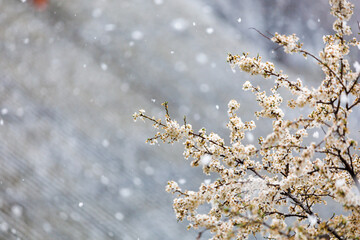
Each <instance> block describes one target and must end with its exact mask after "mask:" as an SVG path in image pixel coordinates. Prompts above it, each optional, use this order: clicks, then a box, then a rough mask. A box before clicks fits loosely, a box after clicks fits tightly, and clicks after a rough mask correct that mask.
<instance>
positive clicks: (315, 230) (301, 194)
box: [133, 0, 360, 240]
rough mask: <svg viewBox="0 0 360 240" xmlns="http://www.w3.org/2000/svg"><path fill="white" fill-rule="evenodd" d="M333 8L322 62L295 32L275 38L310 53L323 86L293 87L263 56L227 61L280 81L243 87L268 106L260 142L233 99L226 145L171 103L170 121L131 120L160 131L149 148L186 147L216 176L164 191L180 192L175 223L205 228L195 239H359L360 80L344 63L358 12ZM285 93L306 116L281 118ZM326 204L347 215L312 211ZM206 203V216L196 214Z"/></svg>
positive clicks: (339, 0) (340, 4)
mask: <svg viewBox="0 0 360 240" xmlns="http://www.w3.org/2000/svg"><path fill="white" fill-rule="evenodd" d="M329 3H330V5H331V14H332V15H334V16H335V17H336V20H335V23H334V31H335V34H333V35H327V36H324V38H323V39H324V44H325V46H324V48H323V50H322V51H321V52H320V53H319V55H318V56H316V55H314V54H311V53H309V52H307V51H306V50H304V49H303V48H302V44H301V43H299V39H298V38H297V37H296V36H295V35H290V36H286V35H280V34H278V33H276V34H275V35H274V36H273V37H272V38H271V40H272V41H273V42H275V43H277V44H278V45H280V46H283V47H284V51H285V52H286V53H290V54H292V53H300V54H303V55H304V56H306V57H308V56H310V57H312V58H313V59H314V60H315V61H316V62H317V63H318V64H319V66H320V67H321V69H322V71H323V73H324V78H323V80H322V82H321V83H320V84H319V86H318V87H317V88H311V89H310V88H308V87H306V86H304V85H303V82H302V81H301V79H296V80H291V79H290V78H289V76H287V75H286V74H284V73H283V72H282V71H276V70H275V67H274V64H273V63H271V62H263V61H262V59H261V57H260V56H257V57H249V54H248V53H246V54H242V55H241V56H240V55H231V54H229V55H228V59H227V60H228V62H229V63H230V64H231V66H232V67H233V68H239V69H240V70H241V71H244V72H247V73H249V74H251V75H260V76H262V77H264V78H265V79H272V80H274V86H273V87H272V88H271V93H270V94H268V93H267V92H266V91H261V90H260V87H258V86H256V87H255V86H254V85H253V84H252V83H251V82H250V81H246V82H245V83H244V85H243V89H244V90H246V91H251V92H253V93H254V95H255V96H256V101H257V102H258V104H259V106H260V107H261V109H262V110H261V111H258V112H255V116H256V117H257V118H260V117H261V118H268V119H271V121H272V131H271V133H269V134H268V135H266V136H259V137H258V144H257V145H253V144H247V143H246V142H245V141H244V139H245V136H246V134H247V132H251V131H253V130H254V129H255V128H256V124H255V121H249V122H244V121H242V119H241V117H240V116H238V114H237V112H238V111H239V109H240V103H238V102H237V101H236V100H231V101H230V102H229V104H228V116H229V122H228V124H227V128H228V129H229V131H230V135H229V138H230V143H229V144H228V145H226V144H225V140H224V139H223V138H221V137H220V136H219V135H218V134H216V133H213V132H210V133H207V131H206V129H204V128H202V129H200V130H199V131H195V130H194V129H193V128H192V126H191V125H190V124H187V123H186V120H184V123H183V124H180V123H178V122H177V121H175V120H173V119H171V117H170V115H169V112H168V104H167V103H164V107H165V111H166V114H165V120H161V119H156V118H155V117H150V116H148V115H146V113H145V111H144V110H140V111H139V112H137V113H135V114H134V115H133V116H134V119H135V120H136V119H138V118H140V119H143V120H149V121H151V122H153V126H154V127H155V128H156V129H158V130H159V131H158V132H157V133H156V134H155V136H154V137H152V138H149V139H148V140H147V141H148V142H149V143H151V144H154V143H157V141H158V140H161V141H163V142H166V143H174V142H179V141H181V142H183V144H184V157H185V158H186V159H188V158H190V159H192V162H191V165H192V166H194V167H196V166H202V168H203V171H204V173H205V174H213V175H216V176H217V177H218V178H217V180H215V181H213V182H204V183H202V184H201V186H200V187H199V189H198V190H197V191H190V190H182V189H181V188H180V187H179V185H178V184H177V183H176V182H174V181H169V182H168V185H167V186H166V191H168V192H170V193H173V194H176V195H177V198H175V199H174V204H173V207H174V210H175V213H176V217H177V219H178V220H179V221H183V220H187V221H188V222H189V226H188V227H189V228H194V229H201V232H200V234H199V238H200V236H201V233H202V232H203V231H206V230H208V231H210V233H211V234H212V239H214V240H215V239H219V240H220V239H246V238H248V237H249V236H251V235H255V234H262V235H263V236H264V237H266V238H268V239H360V227H359V226H360V182H359V175H360V154H359V148H358V143H357V141H356V139H353V138H354V135H353V134H351V132H352V131H351V129H349V121H350V118H349V116H350V115H351V114H352V112H353V111H354V110H355V109H356V107H357V106H358V105H359V104H360V83H359V78H360V74H359V72H358V71H353V70H352V69H351V66H350V63H349V61H348V60H347V59H346V57H347V55H348V54H349V53H350V48H351V46H359V41H358V40H357V39H356V38H352V39H350V40H347V39H345V38H344V37H345V36H347V35H350V34H351V29H350V28H349V27H348V25H347V24H346V21H348V20H349V19H350V17H351V15H352V13H353V5H352V4H351V3H350V2H348V1H347V0H330V1H329ZM269 39H270V38H269ZM280 88H284V89H287V90H288V91H289V92H290V93H291V94H292V96H293V98H292V99H289V100H288V101H287V105H288V107H290V108H295V109H296V108H304V107H307V109H308V110H310V113H309V114H308V115H307V116H297V117H296V118H295V119H292V120H289V118H290V117H289V116H287V117H286V118H285V113H284V111H283V108H284V106H282V104H283V101H284V100H283V98H282V97H281V95H280V93H279V91H278V90H279V89H280ZM318 130H319V131H321V134H320V133H319V131H318ZM311 133H313V134H312V137H311ZM329 199H332V202H334V203H337V204H338V206H339V208H342V209H343V213H344V214H339V215H335V214H334V215H333V216H332V217H328V216H324V215H322V214H321V213H320V212H317V211H316V208H315V206H316V205H319V204H327V201H328V200H329ZM201 205H207V206H208V207H209V208H208V209H209V210H208V211H205V212H204V210H201V211H200V210H199V207H200V206H201ZM288 219H290V220H288ZM199 238H198V239H199Z"/></svg>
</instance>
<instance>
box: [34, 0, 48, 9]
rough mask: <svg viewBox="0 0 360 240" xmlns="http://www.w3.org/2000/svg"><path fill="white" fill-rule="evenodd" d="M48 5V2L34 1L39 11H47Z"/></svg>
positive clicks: (45, 0)
mask: <svg viewBox="0 0 360 240" xmlns="http://www.w3.org/2000/svg"><path fill="white" fill-rule="evenodd" d="M48 3H49V1H48V0H33V4H34V6H35V7H36V8H37V9H38V10H45V9H46V7H47V6H48Z"/></svg>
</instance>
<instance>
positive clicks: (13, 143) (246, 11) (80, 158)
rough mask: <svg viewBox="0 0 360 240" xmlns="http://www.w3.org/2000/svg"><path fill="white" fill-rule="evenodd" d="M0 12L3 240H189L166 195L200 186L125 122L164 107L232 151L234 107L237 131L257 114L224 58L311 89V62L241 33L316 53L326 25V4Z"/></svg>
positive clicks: (33, 4)
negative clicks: (228, 141)
mask: <svg viewBox="0 0 360 240" xmlns="http://www.w3.org/2000/svg"><path fill="white" fill-rule="evenodd" d="M0 9H1V11H0V40H1V41H0V54H1V55H0V56H1V57H0V136H1V138H0V239H9V240H10V239H34V240H43V239H44V240H45V239H52V240H60V239H61V240H67V239H76V240H83V239H84V240H90V239H93V240H101V239H124V240H130V239H169V240H172V239H196V237H197V232H196V231H193V230H190V231H187V230H186V223H177V221H176V218H175V215H174V213H173V210H172V199H173V196H171V195H169V194H167V193H166V192H165V191H164V189H165V186H166V182H167V181H168V180H175V181H179V183H180V186H181V187H183V188H187V189H194V190H196V188H197V186H199V183H200V182H202V181H204V180H205V179H207V178H209V177H208V176H204V175H203V174H202V171H201V169H194V168H191V167H190V166H189V162H186V161H184V159H183V157H182V145H181V144H175V145H173V146H163V145H160V146H148V145H146V144H145V143H144V142H145V140H146V138H147V137H151V136H152V135H153V134H154V131H153V130H152V128H151V124H150V123H146V124H144V123H142V122H140V123H139V122H137V123H133V120H132V114H133V113H134V112H135V111H137V110H138V109H140V108H143V109H146V111H147V112H148V113H149V115H155V116H156V117H161V116H163V115H164V111H163V109H162V107H161V103H162V102H164V101H168V102H169V107H170V114H171V115H172V117H173V118H178V119H179V120H180V121H181V119H182V118H183V115H187V119H188V122H189V123H192V125H193V126H194V128H195V129H197V128H200V127H203V126H204V127H206V128H207V129H208V131H215V132H218V133H219V134H220V135H221V136H222V137H224V138H227V137H228V132H227V131H226V129H225V123H226V120H227V119H226V118H227V115H226V111H227V103H228V102H229V100H231V99H236V100H238V101H240V102H241V104H242V107H241V110H240V112H239V114H240V116H241V117H242V118H243V119H245V120H250V119H253V118H254V117H253V112H254V111H255V110H256V109H257V106H256V101H255V100H254V97H253V96H252V95H251V93H247V92H246V93H245V92H243V91H242V90H241V89H242V84H243V82H244V81H245V80H248V79H250V78H251V77H250V76H248V75H245V74H242V73H239V72H236V73H234V72H233V71H232V70H231V68H230V67H229V65H228V64H227V63H226V57H227V53H233V54H241V53H242V52H250V53H251V55H253V56H256V55H257V54H260V55H261V56H263V58H264V59H265V60H270V61H273V62H275V63H276V64H277V65H276V66H277V69H283V70H284V71H285V72H287V73H288V74H289V75H290V76H291V77H293V79H295V78H297V77H301V78H302V79H303V80H304V81H305V82H307V83H309V84H313V85H316V84H318V83H319V82H320V81H321V72H320V71H319V69H318V68H316V65H314V64H313V62H312V60H310V59H309V60H307V61H305V60H304V59H303V58H302V57H301V56H295V55H294V56H290V57H289V56H287V55H284V54H283V53H282V49H278V48H277V46H275V45H273V44H272V43H271V42H269V41H268V40H267V39H265V38H264V37H262V36H261V35H259V34H258V33H257V32H256V31H255V30H252V29H250V28H256V29H258V30H259V31H261V32H263V33H265V34H266V32H270V33H274V32H275V31H277V32H279V33H283V34H292V33H297V34H298V36H299V37H300V38H301V40H302V41H303V42H304V43H305V47H304V48H306V49H308V50H309V51H310V52H313V53H317V52H318V51H319V50H321V49H322V38H321V36H322V35H323V34H324V33H332V30H331V29H332V22H333V17H332V16H331V15H330V14H329V5H328V3H327V1H326V0H320V1H313V0H303V1H295V0H293V1H289V0H241V1H239V0H223V1H216V0H184V1H175V0H147V1H145V0H119V1H110V0H92V1H86V0H72V1H70V0H62V1H55V0H52V1H51V0H50V2H47V1H44V0H42V1H40V0H36V1H30V0H21V1H19V0H0ZM356 19H359V18H358V17H354V18H353V20H354V21H353V22H352V23H351V25H352V26H354V28H353V29H355V31H357V27H356V21H355V20H356ZM349 24H350V23H349ZM304 69H305V70H304ZM255 81H258V82H259V83H260V82H261V84H264V85H266V84H267V83H263V81H260V80H255ZM269 82H271V81H269ZM264 126H266V124H265V125H264ZM264 132H266V130H265V128H264V127H261V126H260V127H258V129H257V130H256V132H255V133H256V134H261V133H264ZM255 139H256V138H255ZM247 141H249V142H251V141H254V137H251V136H250V137H248V139H247ZM255 141H256V140H255ZM214 177H216V176H214ZM205 238H206V236H205V237H204V239H205ZM258 239H259V238H258Z"/></svg>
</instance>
